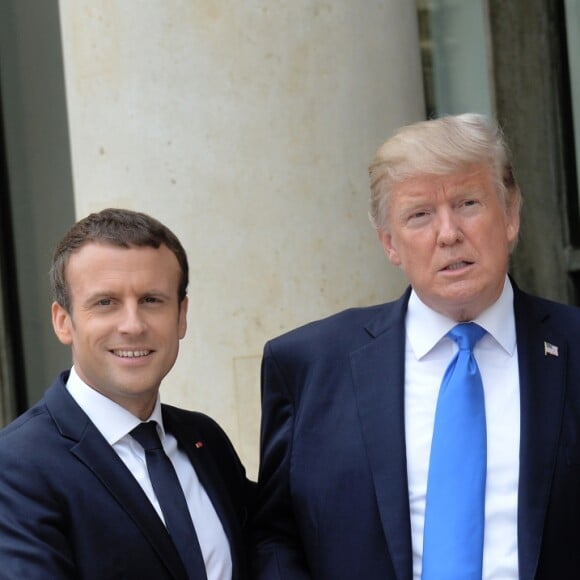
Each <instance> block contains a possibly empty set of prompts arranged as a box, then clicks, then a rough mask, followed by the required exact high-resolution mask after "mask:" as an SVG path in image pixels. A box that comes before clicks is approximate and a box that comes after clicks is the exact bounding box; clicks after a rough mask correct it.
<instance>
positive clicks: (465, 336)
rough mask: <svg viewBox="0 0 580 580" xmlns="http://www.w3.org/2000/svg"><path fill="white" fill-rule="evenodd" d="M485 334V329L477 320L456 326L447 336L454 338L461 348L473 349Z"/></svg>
mask: <svg viewBox="0 0 580 580" xmlns="http://www.w3.org/2000/svg"><path fill="white" fill-rule="evenodd" d="M484 334H485V330H484V329H483V328H481V326H479V324H475V322H465V323H462V324H458V325H457V326H454V327H453V328H452V329H451V330H450V331H449V332H448V333H447V336H449V338H452V339H453V340H454V341H455V342H456V343H457V346H459V349H460V350H473V347H474V346H475V345H476V343H477V341H478V340H479V339H480V338H481V337H482V336H483V335H484Z"/></svg>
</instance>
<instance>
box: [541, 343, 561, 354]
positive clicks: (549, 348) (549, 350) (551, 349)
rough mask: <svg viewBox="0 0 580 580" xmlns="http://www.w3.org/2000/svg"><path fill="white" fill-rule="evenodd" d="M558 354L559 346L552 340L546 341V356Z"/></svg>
mask: <svg viewBox="0 0 580 580" xmlns="http://www.w3.org/2000/svg"><path fill="white" fill-rule="evenodd" d="M548 355H550V356H558V347H557V346H556V345H554V344H552V343H550V342H547V341H544V356H548Z"/></svg>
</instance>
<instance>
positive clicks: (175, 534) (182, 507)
mask: <svg viewBox="0 0 580 580" xmlns="http://www.w3.org/2000/svg"><path fill="white" fill-rule="evenodd" d="M156 425H157V424H156V423H155V421H150V422H148V423H141V424H140V425H138V426H137V427H135V429H133V430H132V431H131V436H132V437H133V438H134V439H135V440H136V441H138V442H139V444H140V445H141V446H142V447H143V449H144V450H145V458H146V460H147V471H148V472H149V478H150V479H151V484H152V485H153V490H154V491H155V495H156V497H157V501H159V505H160V506H161V511H162V512H163V517H164V518H165V525H166V527H167V531H168V532H169V535H170V536H171V539H172V540H173V543H174V544H175V547H176V548H177V551H178V552H179V555H180V557H181V560H182V562H183V565H184V567H185V570H186V571H187V575H188V577H189V578H190V579H191V580H207V575H206V572H205V564H204V561H203V556H202V553H201V549H200V547H199V541H198V539H197V534H196V533H195V528H194V526H193V522H192V521H191V517H190V515H189V509H188V507H187V502H186V500H185V495H184V494H183V490H182V489H181V485H180V483H179V479H178V478H177V474H176V473H175V469H174V468H173V464H172V463H171V461H170V460H169V457H167V455H165V452H164V451H163V447H162V445H161V441H160V439H159V435H157V427H156Z"/></svg>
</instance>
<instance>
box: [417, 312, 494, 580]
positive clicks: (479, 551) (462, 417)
mask: <svg viewBox="0 0 580 580" xmlns="http://www.w3.org/2000/svg"><path fill="white" fill-rule="evenodd" d="M484 334H485V330H483V328H481V327H480V326H478V325H477V324H475V323H473V322H470V323H466V324H458V325H457V326H455V327H454V328H453V329H451V330H450V331H449V333H448V336H449V337H450V338H452V339H453V340H454V341H455V342H456V343H457V345H458V346H459V351H458V352H457V355H456V356H455V358H454V359H453V360H452V361H451V363H450V364H449V366H448V367H447V370H446V371H445V375H444V376H443V381H442V383H441V389H440V391H439V398H438V400H437V411H436V413H435V426H434V428H433V442H432V443H431V458H430V461H429V477H428V481H427V500H426V506H425V530H424V534H423V574H422V578H423V580H481V570H482V561H483V530H484V519H485V476H486V471H487V440H486V429H485V401H484V396H483V384H482V382H481V375H480V374H479V368H478V366H477V362H476V360H475V358H474V356H473V347H474V346H475V344H476V342H477V341H478V340H479V339H480V338H481V337H482V336H483V335H484Z"/></svg>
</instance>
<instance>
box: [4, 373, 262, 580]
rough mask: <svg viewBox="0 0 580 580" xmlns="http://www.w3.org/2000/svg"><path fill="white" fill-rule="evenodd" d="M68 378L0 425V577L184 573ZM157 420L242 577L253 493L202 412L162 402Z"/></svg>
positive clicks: (98, 578) (135, 577)
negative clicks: (207, 501) (188, 466)
mask: <svg viewBox="0 0 580 580" xmlns="http://www.w3.org/2000/svg"><path fill="white" fill-rule="evenodd" d="M66 378H67V373H63V374H62V375H61V376H60V377H59V379H58V380H57V381H56V383H55V384H54V385H53V386H52V387H51V388H50V389H49V390H48V391H47V392H46V394H45V396H44V398H43V400H42V401H40V402H39V403H38V404H37V405H35V406H34V407H32V408H31V409H30V410H29V411H27V412H26V413H24V415H22V416H21V417H19V418H18V419H17V420H16V421H14V422H13V423H12V424H10V425H9V426H8V427H6V428H5V429H4V430H3V431H2V432H0V578H2V579H10V580H16V579H26V580H36V579H39V580H40V579H42V580H46V579H48V578H50V579H51V580H53V579H64V578H67V579H68V578H70V579H75V580H78V579H94V580H110V579H114V578H123V579H131V580H143V579H146V578H155V579H183V580H185V579H186V575H185V571H184V570H183V566H182V564H181V561H180V560H179V557H178V555H177V552H176V549H175V547H174V546H173V543H172V542H171V540H170V538H169V535H168V533H167V531H166V528H165V526H164V525H163V523H162V521H161V520H160V518H159V517H158V516H157V513H156V512H155V510H154V509H153V507H152V505H151V503H150V502H149V500H148V499H147V497H146V495H145V494H144V492H143V490H142V489H141V487H140V486H139V484H138V483H137V481H136V480H135V478H134V477H133V476H132V475H131V473H130V472H129V470H128V469H127V468H126V466H125V465H124V464H123V462H122V461H121V460H120V459H119V457H118V456H117V454H116V453H115V451H114V450H113V448H112V447H111V446H110V445H109V444H108V443H107V442H106V441H105V439H104V438H103V437H102V435H101V434H100V433H99V431H98V430H97V429H96V427H95V426H94V425H93V423H92V422H91V421H90V420H89V418H88V417H87V416H86V414H85V413H84V412H83V411H82V410H81V409H80V407H79V406H78V405H77V404H76V402H75V401H74V400H73V398H72V397H71V396H70V394H69V393H68V391H67V390H66V388H65V381H66ZM163 420H164V423H165V427H166V429H167V430H168V431H169V432H171V434H172V435H173V436H174V437H175V438H176V439H177V441H178V443H179V446H180V447H181V448H182V449H183V450H184V451H185V452H186V453H187V455H188V457H189V458H190V460H191V463H192V464H193V466H194V467H195V470H196V472H197V475H198V477H199V480H200V481H201V483H202V485H203V486H204V488H205V490H206V491H207V493H208V495H209V497H210V498H211V501H212V503H213V505H214V507H215V509H216V511H217V513H218V515H219V517H220V519H221V522H222V524H223V527H224V530H225V533H226V535H227V537H228V540H229V544H230V549H231V553H232V559H233V577H234V578H235V579H236V580H242V579H245V578H248V577H249V576H248V574H247V570H246V565H247V555H246V550H245V546H244V543H245V540H246V538H245V535H246V525H247V519H248V502H250V501H251V499H250V495H251V490H250V484H249V483H248V482H247V480H246V478H245V472H244V468H243V467H242V465H241V463H240V461H239V459H238V457H237V455H236V453H235V451H234V449H233V447H232V445H231V443H230V442H229V440H228V438H227V437H226V435H225V433H224V432H223V431H222V430H221V429H220V428H219V427H218V425H217V424H216V423H215V422H214V421H212V420H211V419H210V418H209V417H206V416H205V415H202V414H200V413H192V412H188V411H184V410H181V409H177V408H175V407H169V406H166V405H163ZM198 441H201V442H202V443H203V445H202V446H201V447H199V448H198V447H196V445H195V443H196V442H198ZM196 525H203V523H200V522H196Z"/></svg>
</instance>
